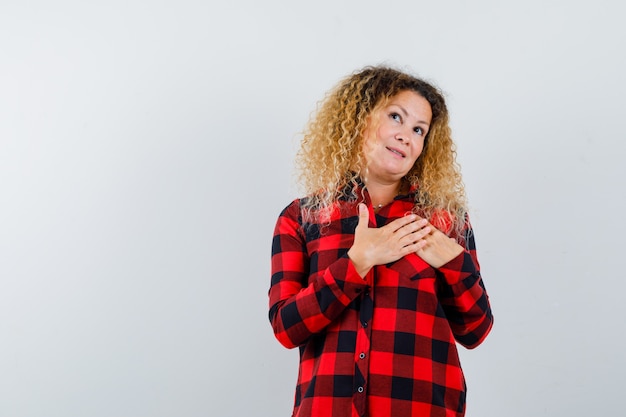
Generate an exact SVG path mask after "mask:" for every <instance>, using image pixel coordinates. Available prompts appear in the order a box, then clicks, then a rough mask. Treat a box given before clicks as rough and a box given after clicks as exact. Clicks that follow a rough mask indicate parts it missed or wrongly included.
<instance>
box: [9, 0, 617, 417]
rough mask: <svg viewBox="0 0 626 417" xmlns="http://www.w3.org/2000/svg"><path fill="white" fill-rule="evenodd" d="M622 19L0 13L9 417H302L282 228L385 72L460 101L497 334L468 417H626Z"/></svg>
mask: <svg viewBox="0 0 626 417" xmlns="http://www.w3.org/2000/svg"><path fill="white" fill-rule="evenodd" d="M619 4H620V2H618V1H617V0H615V1H606V0H604V1H603V0H599V1H598V0H594V1H546V0H541V1H540V0H525V1H516V2H497V1H473V2H469V1H468V2H465V1H460V0H458V1H431V2H417V1H413V0H412V1H402V2H397V1H396V2H393V1H391V2H383V1H356V0H355V1H338V0H333V1H316V2H295V1H277V0H268V1H252V0H248V1H230V2H216V1H214V2H207V1H200V0H195V1H194V0H178V1H156V2H152V1H147V0H143V1H142V0H126V1H106V2H105V1H102V2H94V1H69V0H59V1H54V2H44V1H36V0H34V1H29V2H28V1H17V0H4V1H2V2H1V3H0V416H1V417H27V416H28V417H31V416H32V417H41V416H45V417H56V416H58V417H86V416H89V417H100V416H107V417H117V416H123V417H125V416H189V417H193V416H215V417H231V416H232V417H239V416H260V417H265V416H267V417H273V416H288V415H290V412H291V406H292V400H293V392H294V387H295V380H296V371H297V352H296V351H288V350H285V349H284V348H283V347H282V346H280V345H279V344H278V342H277V341H276V340H275V339H274V338H273V334H272V331H271V327H270V325H269V322H268V319H267V290H268V288H269V255H270V241H271V235H272V230H273V227H274V222H275V220H276V217H277V216H278V214H279V212H280V210H281V209H282V208H283V207H284V206H285V205H287V204H288V203H289V202H290V201H291V200H292V199H293V198H294V197H296V196H298V195H299V192H300V191H299V189H298V187H297V185H296V184H295V182H294V177H293V173H294V170H293V162H292V161H293V157H294V154H295V152H296V150H297V146H298V140H299V139H298V138H299V137H298V133H299V132H300V131H301V130H302V129H303V127H304V125H305V123H306V121H307V119H308V116H309V114H310V112H311V111H312V110H313V109H314V108H315V103H316V102H317V101H318V100H319V99H321V98H322V97H323V95H324V93H325V92H326V91H327V90H328V89H329V88H331V87H332V86H333V85H334V84H335V83H336V82H337V81H338V80H339V79H340V78H342V77H344V76H345V75H347V74H348V73H350V72H352V71H354V70H356V69H359V68H361V67H363V66H364V65H368V64H379V63H387V64H390V65H395V66H398V67H400V68H402V69H407V70H409V71H412V72H414V73H417V74H419V75H421V76H423V77H425V78H427V79H430V80H432V81H434V82H435V83H436V84H437V85H439V86H440V87H441V88H442V89H443V90H444V91H445V93H446V95H447V99H448V103H449V107H450V111H451V117H452V124H453V130H454V136H455V139H456V141H457V144H458V150H459V162H460V163H461V166H462V170H463V174H464V179H465V183H466V187H467V191H468V195H469V199H470V203H471V206H470V210H471V214H472V219H473V223H474V227H475V229H476V234H477V243H478V249H479V256H480V260H481V265H482V270H483V276H484V279H485V284H486V286H487V289H488V291H489V294H490V297H491V302H492V307H493V310H494V315H495V327H494V329H493V332H492V334H491V335H490V336H489V337H488V338H487V340H486V342H485V343H484V344H483V345H482V346H480V347H479V348H478V349H476V350H473V351H462V363H463V365H464V369H465V372H466V376H467V380H468V387H469V393H468V412H467V415H468V416H469V417H478V416H480V417H501V416H508V417H518V416H519V417H527V416H592V415H596V416H600V415H619V414H620V413H623V410H624V406H623V404H624V403H623V395H624V394H623V388H624V379H623V375H624V372H625V371H626V366H625V365H626V364H625V362H626V361H625V355H624V350H623V344H624V337H623V331H624V329H625V324H624V319H623V315H624V313H625V311H624V307H623V305H622V304H623V299H624V290H625V289H626V286H625V285H624V275H625V274H624V266H623V264H622V262H623V259H622V258H623V256H624V254H623V249H624V243H623V242H624V235H625V232H626V229H625V226H624V220H623V219H624V214H625V213H626V196H625V193H624V184H623V182H624V179H625V177H626V175H625V174H626V168H625V167H624V164H623V158H624V151H625V150H626V145H625V142H626V134H625V133H624V130H625V129H624V122H625V120H626V118H625V116H626V114H625V113H626V111H625V104H624V97H625V94H626V82H625V81H624V74H626V62H625V56H626V54H625V53H624V51H625V50H626V45H625V43H626V42H625V39H626V30H625V29H624V25H623V18H622V17H623V12H622V11H621V7H622V6H619Z"/></svg>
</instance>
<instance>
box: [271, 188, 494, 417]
mask: <svg viewBox="0 0 626 417" xmlns="http://www.w3.org/2000/svg"><path fill="white" fill-rule="evenodd" d="M414 191H415V190H412V192H411V193H409V194H408V195H405V196H398V197H396V199H395V200H394V201H393V202H392V203H391V204H389V205H387V206H385V207H383V208H382V209H381V210H380V211H379V212H378V213H377V214H374V212H373V209H372V206H371V203H370V201H369V196H368V195H367V192H366V191H364V194H363V195H364V196H365V202H366V203H367V205H368V207H369V208H370V225H369V226H370V227H380V226H383V225H385V224H387V223H389V222H390V221H392V220H394V219H396V218H399V217H401V216H403V215H404V214H405V213H406V212H408V211H411V210H412V209H413V207H414V194H413V193H414ZM359 195H360V194H359ZM301 203H302V202H301V200H295V201H294V202H292V203H291V204H290V205H289V206H287V207H286V208H285V210H283V212H282V213H281V214H280V216H279V218H278V221H277V223H276V228H275V232H274V239H273V244H272V281H271V288H270V290H269V306H270V312H269V317H270V321H271V324H272V327H273V329H274V333H275V335H276V338H277V339H278V340H279V341H280V343H282V344H283V345H284V346H286V347H288V348H294V347H299V349H300V368H299V373H298V381H297V386H296V393H295V404H294V410H293V416H294V417H304V416H307V417H317V416H319V417H356V416H369V417H403V416H463V415H464V413H465V391H466V389H465V379H464V376H463V372H462V370H461V366H460V364H459V357H458V353H457V347H456V342H459V343H460V344H461V345H464V346H465V347H467V348H473V347H475V346H477V345H479V344H480V343H481V342H482V341H483V339H484V338H485V337H486V336H487V334H488V333H489V331H490V329H491V326H492V323H493V318H492V315H491V308H490V305H489V299H488V296H487V293H486V292H485V287H484V285H483V283H482V280H481V277H480V272H479V264H478V260H477V258H476V248H475V244H474V237H473V232H472V229H471V226H470V224H469V222H467V223H466V226H465V231H464V232H465V233H464V236H463V237H462V238H461V239H459V240H460V241H461V242H462V244H464V245H465V247H466V250H465V252H464V253H462V254H460V255H459V256H458V257H456V258H455V259H453V260H451V261H450V262H448V263H447V264H446V265H444V266H442V267H441V268H438V269H434V268H432V267H431V266H430V265H428V264H427V263H426V262H425V261H423V260H422V259H421V258H420V257H419V256H417V255H416V254H410V255H408V256H405V257H404V258H402V259H400V260H398V261H396V262H392V263H390V264H387V265H379V266H376V267H374V268H372V269H371V270H370V272H369V273H368V275H367V276H366V278H365V279H362V278H361V277H360V276H359V275H358V273H357V272H356V270H355V269H354V266H353V265H352V262H351V261H350V259H349V258H348V256H347V252H348V249H350V247H351V245H352V242H353V239H354V230H355V227H356V225H357V223H358V214H357V213H358V211H357V204H358V202H357V201H340V202H339V203H337V204H336V206H335V207H334V209H333V210H329V212H328V219H327V220H329V222H321V223H320V224H313V223H303V220H302V216H301ZM455 341H456V342H455Z"/></svg>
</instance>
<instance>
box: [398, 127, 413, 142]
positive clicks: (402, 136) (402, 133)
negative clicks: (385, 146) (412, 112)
mask: <svg viewBox="0 0 626 417" xmlns="http://www.w3.org/2000/svg"><path fill="white" fill-rule="evenodd" d="M410 137H411V133H410V132H407V131H406V129H403V130H399V131H398V133H396V140H397V141H398V142H402V143H405V144H407V145H408V144H409V138H410Z"/></svg>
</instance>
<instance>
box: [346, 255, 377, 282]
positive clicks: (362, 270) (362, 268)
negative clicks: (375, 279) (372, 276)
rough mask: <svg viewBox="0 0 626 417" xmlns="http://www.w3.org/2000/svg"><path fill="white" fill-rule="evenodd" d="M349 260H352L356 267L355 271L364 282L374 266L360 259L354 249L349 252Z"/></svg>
mask: <svg viewBox="0 0 626 417" xmlns="http://www.w3.org/2000/svg"><path fill="white" fill-rule="evenodd" d="M348 258H349V259H350V262H352V266H354V269H355V270H356V272H357V273H358V274H359V276H360V277H361V278H362V279H363V280H365V278H366V276H367V273H368V272H369V271H370V269H372V266H371V265H368V264H367V263H366V262H364V261H363V260H362V259H360V257H359V256H358V254H355V253H354V251H353V250H352V248H351V249H350V250H348Z"/></svg>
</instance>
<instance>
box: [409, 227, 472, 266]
mask: <svg viewBox="0 0 626 417" xmlns="http://www.w3.org/2000/svg"><path fill="white" fill-rule="evenodd" d="M426 227H428V228H429V229H430V233H428V234H427V235H426V236H424V237H422V238H421V239H420V240H418V241H417V242H415V243H417V244H418V246H419V249H418V250H417V251H415V253H416V254H417V256H419V257H420V258H422V259H423V260H424V261H426V262H427V263H428V264H429V265H430V266H432V267H433V268H440V267H442V266H443V265H445V264H447V263H448V262H450V261H451V260H453V259H454V258H456V257H457V256H459V255H460V254H461V253H462V252H463V250H464V249H463V246H461V245H459V244H458V243H457V242H456V240H455V239H453V238H451V237H448V236H446V235H445V234H444V233H443V232H442V231H441V230H439V229H437V228H436V227H435V226H433V225H432V224H430V223H429V224H428V225H427V226H426Z"/></svg>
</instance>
